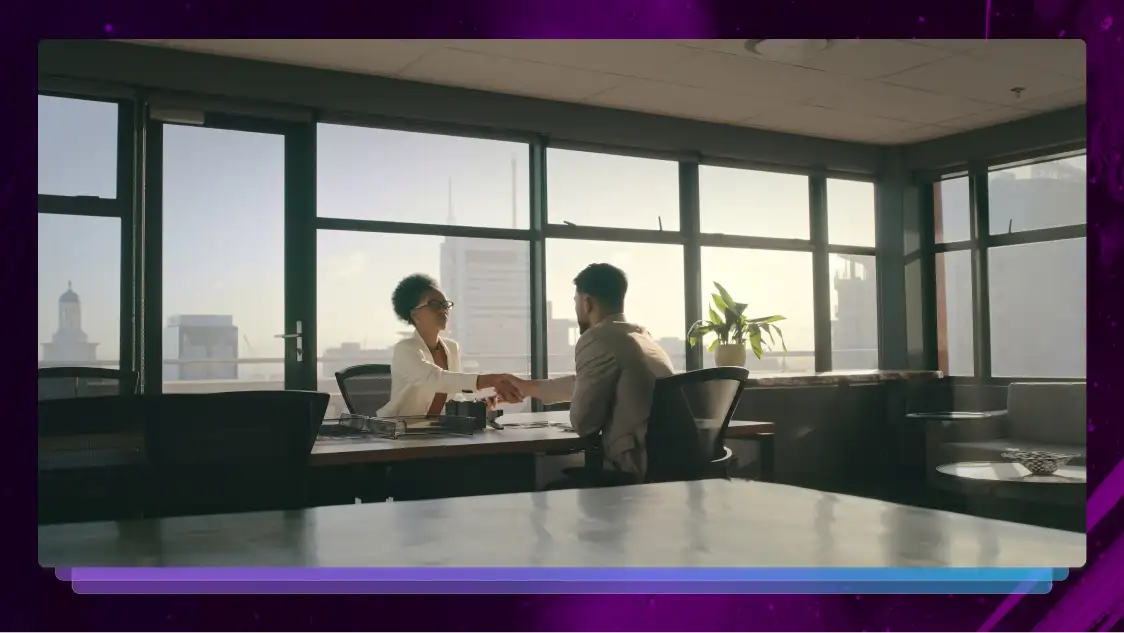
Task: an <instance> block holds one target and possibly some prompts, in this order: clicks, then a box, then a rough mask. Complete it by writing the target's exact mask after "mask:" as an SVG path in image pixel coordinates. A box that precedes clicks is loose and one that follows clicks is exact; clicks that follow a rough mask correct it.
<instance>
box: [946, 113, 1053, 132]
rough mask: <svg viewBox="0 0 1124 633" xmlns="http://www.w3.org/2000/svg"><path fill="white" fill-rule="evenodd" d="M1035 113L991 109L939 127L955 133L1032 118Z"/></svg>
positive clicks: (950, 121) (948, 121) (952, 120)
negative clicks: (955, 131) (952, 130)
mask: <svg viewBox="0 0 1124 633" xmlns="http://www.w3.org/2000/svg"><path fill="white" fill-rule="evenodd" d="M1034 114H1035V113H1034V112H1030V111H1028V110H1020V109H1018V108H1004V107H999V108H993V109H991V110H987V111H984V112H978V113H976V114H970V115H968V116H962V117H957V118H954V119H948V120H946V121H941V122H940V125H941V127H947V128H950V129H954V130H957V131H963V130H974V129H977V128H981V127H987V126H989V125H998V124H1000V123H1007V122H1010V121H1017V120H1019V119H1025V118H1026V117H1028V116H1033V115H1034Z"/></svg>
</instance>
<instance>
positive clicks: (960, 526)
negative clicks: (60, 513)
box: [39, 480, 1085, 568]
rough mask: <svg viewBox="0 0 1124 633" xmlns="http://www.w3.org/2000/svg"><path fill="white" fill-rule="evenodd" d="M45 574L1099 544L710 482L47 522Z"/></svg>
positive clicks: (1081, 554)
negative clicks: (58, 571) (112, 569)
mask: <svg viewBox="0 0 1124 633" xmlns="http://www.w3.org/2000/svg"><path fill="white" fill-rule="evenodd" d="M39 563H40V564H41V565H43V566H45V567H117V566H136V567H216V566H217V567H276V566H290V567H427V566H447V567H599V566H600V567H1038V568H1046V567H1051V568H1065V567H1080V566H1082V565H1084V563H1085V535H1084V534H1078V533H1071V532H1062V531H1058V530H1050V529H1045V528H1037V527H1031V526H1026V525H1019V524H1014V523H1004V522H1001V521H995V520H990V519H981V518H977V517H971V516H966V515H958V514H951V513H948V512H940V511H935V510H927V509H921V508H912V507H908V506H901V505H897V504H893V503H886V502H883V501H875V500H871V499H862V498H859V497H848V496H843V495H835V494H829V493H824V492H819V491H815V490H808V489H804V488H795V487H791V486H782V485H778V484H766V483H760V482H752V481H725V480H709V481H695V482H676V483H665V484H649V485H644V486H627V487H620V488H602V489H592V490H557V491H550V492H535V493H521V494H508V495H491V496H481V497H461V498H455V499H440V500H434V501H412V502H397V503H373V504H364V505H346V506H330V507H324V508H314V509H309V510H303V511H294V512H263V513H247V514H230V515H215V516H203V517H183V518H175V519H163V520H152V521H136V522H122V523H88V524H69V525H53V526H43V527H40V528H39Z"/></svg>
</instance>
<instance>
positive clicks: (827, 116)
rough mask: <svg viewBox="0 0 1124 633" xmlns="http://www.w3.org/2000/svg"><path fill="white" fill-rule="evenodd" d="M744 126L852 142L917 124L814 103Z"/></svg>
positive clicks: (769, 114)
mask: <svg viewBox="0 0 1124 633" xmlns="http://www.w3.org/2000/svg"><path fill="white" fill-rule="evenodd" d="M742 125H745V126H748V127H756V128H764V129H771V130H779V131H784V132H795V133H797V134H806V135H809V136H818V137H822V138H834V139H841V140H850V141H868V140H871V139H874V138H878V137H884V136H888V135H890V134H893V133H895V132H900V131H903V130H908V129H912V128H914V127H917V126H916V125H915V124H913V123H907V122H905V121H895V120H892V119H883V118H879V117H872V116H866V115H862V114H854V113H851V112H843V111H840V110H832V109H830V108H821V107H817V106H810V105H790V106H785V107H783V108H778V109H776V110H770V111H768V112H765V113H763V114H761V115H758V116H755V117H752V118H750V119H747V120H745V121H743V122H742Z"/></svg>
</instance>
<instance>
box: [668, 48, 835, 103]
mask: <svg viewBox="0 0 1124 633" xmlns="http://www.w3.org/2000/svg"><path fill="white" fill-rule="evenodd" d="M845 79H846V78H845V77H843V76H842V75H837V74H833V73H826V72H823V71H821V70H813V69H810V68H801V67H799V66H790V65H787V64H777V63H773V62H766V61H761V60H759V59H753V58H751V57H748V56H746V57H742V56H737V55H727V54H725V53H717V52H714V51H707V50H701V49H700V50H699V51H698V53H697V54H696V55H693V56H691V57H689V58H687V59H686V60H684V61H682V62H680V63H678V64H673V65H671V66H668V67H667V68H666V69H665V70H664V75H663V80H664V81H666V82H668V83H675V84H680V85H684V86H695V87H698V88H707V89H710V90H717V91H720V92H730V93H738V94H752V95H756V96H760V97H765V98H768V99H776V100H779V101H794V102H797V101H803V100H806V99H810V98H812V97H814V96H817V95H821V94H825V93H828V92H831V91H832V90H836V89H841V88H842V87H844V86H845V84H846V81H845Z"/></svg>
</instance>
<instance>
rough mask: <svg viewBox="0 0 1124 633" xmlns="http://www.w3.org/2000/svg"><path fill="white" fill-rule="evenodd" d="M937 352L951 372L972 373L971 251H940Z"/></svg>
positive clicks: (947, 370) (944, 365) (937, 267)
mask: <svg viewBox="0 0 1124 633" xmlns="http://www.w3.org/2000/svg"><path fill="white" fill-rule="evenodd" d="M936 269H937V270H936V273H937V284H936V285H937V355H938V359H939V365H940V369H941V371H943V372H944V373H945V374H947V375H949V376H973V375H975V373H976V370H975V363H974V360H973V358H974V349H975V345H974V343H973V342H972V341H973V339H972V253H971V252H970V251H951V252H947V253H937V261H936Z"/></svg>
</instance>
